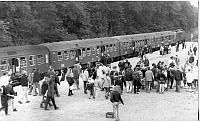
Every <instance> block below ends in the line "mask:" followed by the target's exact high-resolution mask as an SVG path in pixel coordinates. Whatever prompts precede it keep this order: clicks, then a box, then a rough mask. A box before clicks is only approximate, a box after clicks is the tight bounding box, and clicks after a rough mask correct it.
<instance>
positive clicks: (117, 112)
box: [113, 102, 119, 120]
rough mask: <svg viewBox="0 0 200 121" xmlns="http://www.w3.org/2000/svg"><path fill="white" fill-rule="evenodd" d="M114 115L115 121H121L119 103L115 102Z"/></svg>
mask: <svg viewBox="0 0 200 121" xmlns="http://www.w3.org/2000/svg"><path fill="white" fill-rule="evenodd" d="M113 113H114V118H115V120H119V102H113Z"/></svg>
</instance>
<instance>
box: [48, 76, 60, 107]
mask: <svg viewBox="0 0 200 121" xmlns="http://www.w3.org/2000/svg"><path fill="white" fill-rule="evenodd" d="M48 77H49V79H48V80H47V83H48V90H47V97H46V102H45V110H48V109H47V105H48V104H49V101H50V100H51V101H52V103H53V106H54V109H55V110H57V109H59V108H58V107H57V106H56V103H55V99H54V93H55V89H54V83H55V78H54V75H51V74H50V75H48Z"/></svg>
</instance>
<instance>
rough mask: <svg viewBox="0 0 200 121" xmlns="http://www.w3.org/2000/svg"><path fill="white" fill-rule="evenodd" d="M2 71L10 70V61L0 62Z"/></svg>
mask: <svg viewBox="0 0 200 121" xmlns="http://www.w3.org/2000/svg"><path fill="white" fill-rule="evenodd" d="M0 69H1V71H7V70H8V60H6V59H4V60H0Z"/></svg>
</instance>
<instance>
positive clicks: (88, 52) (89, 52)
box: [87, 48, 91, 56]
mask: <svg viewBox="0 0 200 121" xmlns="http://www.w3.org/2000/svg"><path fill="white" fill-rule="evenodd" d="M90 55H91V50H90V48H87V56H90Z"/></svg>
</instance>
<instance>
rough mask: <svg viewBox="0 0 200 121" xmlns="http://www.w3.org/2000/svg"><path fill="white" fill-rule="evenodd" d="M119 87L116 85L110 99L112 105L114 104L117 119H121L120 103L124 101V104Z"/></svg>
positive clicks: (116, 120)
mask: <svg viewBox="0 0 200 121" xmlns="http://www.w3.org/2000/svg"><path fill="white" fill-rule="evenodd" d="M117 89H118V87H116V86H114V87H113V90H112V92H111V94H110V101H111V102H112V105H113V113H114V118H115V121H119V104H120V103H122V104H123V105H124V102H123V100H122V98H121V95H120V93H119V92H118V91H117Z"/></svg>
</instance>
